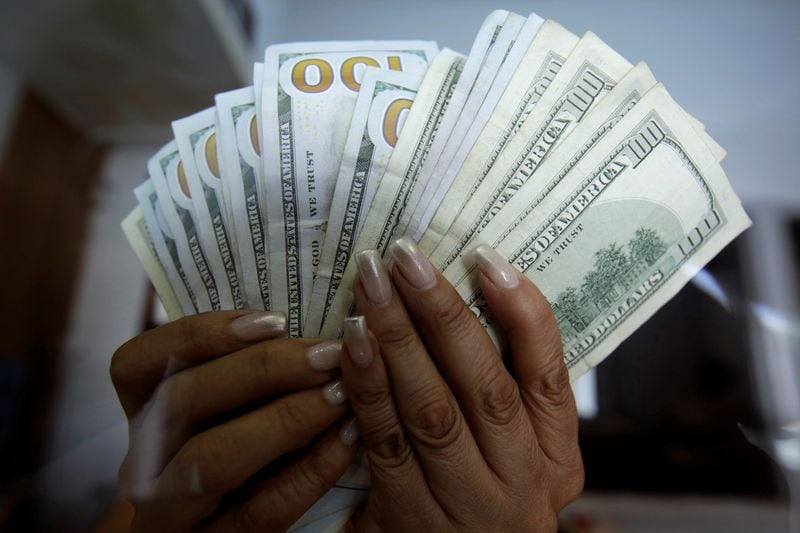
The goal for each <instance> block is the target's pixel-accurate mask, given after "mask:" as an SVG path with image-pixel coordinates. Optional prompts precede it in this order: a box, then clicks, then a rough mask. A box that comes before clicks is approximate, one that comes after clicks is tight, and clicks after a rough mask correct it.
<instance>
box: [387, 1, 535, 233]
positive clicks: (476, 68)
mask: <svg viewBox="0 0 800 533" xmlns="http://www.w3.org/2000/svg"><path fill="white" fill-rule="evenodd" d="M524 20H525V19H524V18H523V17H521V16H519V15H517V14H516V13H509V12H508V11H506V10H503V9H498V10H496V11H492V12H491V13H490V14H489V16H488V17H486V20H484V22H483V24H482V25H481V27H480V29H479V30H478V34H477V36H476V37H475V41H473V43H472V48H471V49H470V52H469V55H468V56H467V59H466V61H465V62H464V69H463V70H462V71H461V75H460V76H459V78H458V83H457V84H456V86H455V88H454V89H453V94H452V96H451V97H450V102H449V104H448V106H447V110H446V111H445V113H444V116H443V117H442V120H441V122H440V123H439V127H438V129H437V131H436V136H435V137H434V138H433V142H432V143H431V147H430V150H429V153H430V156H429V157H428V158H426V159H425V163H424V164H423V165H422V168H421V169H420V171H419V175H418V176H417V179H416V180H417V183H416V185H415V186H414V189H413V190H412V191H411V194H410V195H409V198H408V201H407V202H406V206H405V208H404V209H403V212H402V213H401V216H400V222H399V224H398V231H399V232H401V233H406V232H407V231H408V225H409V223H410V222H411V215H412V213H413V212H414V211H415V210H416V208H417V206H418V205H419V204H420V203H421V200H422V199H423V198H424V196H423V193H424V191H425V190H426V189H427V187H428V184H429V183H430V181H431V179H432V178H433V177H434V172H433V171H434V168H435V167H436V164H437V162H438V161H439V158H440V156H441V155H442V154H443V150H444V147H445V145H446V144H447V142H448V139H450V138H452V137H453V135H458V133H457V132H456V130H455V126H456V124H457V123H458V121H459V119H460V118H461V116H462V114H463V112H466V113H468V112H470V111H469V110H465V105H466V104H467V102H468V101H470V102H472V101H474V100H476V99H477V98H482V95H483V94H485V91H484V88H488V85H487V84H488V83H490V80H489V78H490V77H492V78H493V77H494V73H493V72H492V71H496V68H497V65H498V64H499V63H500V62H501V61H502V58H504V57H505V55H506V52H507V51H508V47H509V44H510V43H511V42H512V41H513V40H514V38H515V37H516V36H517V34H518V33H519V30H520V28H521V27H522V23H523V22H524ZM479 75H482V76H481V80H480V81H481V82H482V83H479V82H478V79H479ZM483 86H486V87H483ZM437 179H438V176H437ZM434 181H435V180H434Z"/></svg>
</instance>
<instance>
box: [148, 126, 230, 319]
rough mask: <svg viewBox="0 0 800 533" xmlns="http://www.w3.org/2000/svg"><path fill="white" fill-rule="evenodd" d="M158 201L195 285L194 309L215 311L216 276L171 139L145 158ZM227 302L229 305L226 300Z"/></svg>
mask: <svg viewBox="0 0 800 533" xmlns="http://www.w3.org/2000/svg"><path fill="white" fill-rule="evenodd" d="M147 171H148V173H149V174H150V179H151V180H152V182H153V186H154V187H155V189H156V195H157V196H158V204H159V205H160V206H161V212H162V214H163V215H164V220H166V222H167V224H168V225H169V229H170V231H171V232H172V235H173V237H174V239H175V244H176V248H177V252H178V258H179V262H180V264H181V266H182V267H183V272H184V273H185V275H186V279H187V280H188V281H189V285H190V286H191V287H193V288H194V301H195V303H196V304H197V311H198V312H203V311H218V310H220V309H222V308H223V307H222V305H223V302H222V301H221V300H220V294H219V290H218V289H217V287H218V282H217V279H216V277H215V275H214V272H213V271H212V270H211V267H210V266H209V264H208V260H207V259H206V251H205V250H204V249H203V245H202V244H201V242H200V236H199V234H198V229H197V226H196V225H195V215H194V206H193V204H192V197H191V191H190V190H189V184H188V183H187V180H186V172H185V171H184V166H183V162H182V161H181V156H180V153H179V152H178V145H177V144H176V143H175V141H171V142H169V143H167V144H166V145H164V146H163V147H162V148H161V149H160V150H159V151H158V152H156V154H155V155H154V156H153V157H151V158H150V160H149V161H148V162H147ZM227 305H229V306H230V305H232V302H228V303H227Z"/></svg>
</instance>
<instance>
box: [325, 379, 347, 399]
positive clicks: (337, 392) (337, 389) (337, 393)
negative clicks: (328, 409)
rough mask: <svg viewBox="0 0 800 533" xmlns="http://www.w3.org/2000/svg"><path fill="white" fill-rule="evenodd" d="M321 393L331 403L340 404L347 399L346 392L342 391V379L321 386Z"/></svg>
mask: <svg viewBox="0 0 800 533" xmlns="http://www.w3.org/2000/svg"><path fill="white" fill-rule="evenodd" d="M322 395H323V396H324V397H325V400H326V401H327V402H328V403H329V404H331V405H341V404H343V403H344V402H346V401H347V393H346V392H345V391H344V384H343V383H342V380H340V379H337V380H336V381H331V382H330V383H328V384H327V385H325V386H324V387H322Z"/></svg>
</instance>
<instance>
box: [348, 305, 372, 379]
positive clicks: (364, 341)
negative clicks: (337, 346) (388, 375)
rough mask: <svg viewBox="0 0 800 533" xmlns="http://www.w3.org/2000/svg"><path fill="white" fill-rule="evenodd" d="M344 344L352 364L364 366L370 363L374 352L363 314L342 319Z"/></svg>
mask: <svg viewBox="0 0 800 533" xmlns="http://www.w3.org/2000/svg"><path fill="white" fill-rule="evenodd" d="M344 344H345V346H347V353H348V354H349V355H350V359H351V360H352V361H353V364H354V365H356V366H357V367H360V368H366V367H368V366H369V365H370V363H372V359H373V357H374V356H375V354H374V353H373V352H372V343H371V342H370V340H369V333H368V330H367V321H366V320H365V319H364V317H363V316H353V317H350V318H345V319H344Z"/></svg>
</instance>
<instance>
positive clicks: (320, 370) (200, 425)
mask: <svg viewBox="0 0 800 533" xmlns="http://www.w3.org/2000/svg"><path fill="white" fill-rule="evenodd" d="M285 328H286V320H285V317H284V316H283V314H280V313H253V312H248V311H230V312H215V313H204V314H201V315H195V316H190V317H186V318H182V319H180V320H177V321H175V322H172V323H170V324H166V325H164V326H161V327H158V328H155V329H153V330H150V331H147V332H145V333H142V334H141V335H139V336H138V337H135V338H133V339H131V340H130V341H128V342H127V343H125V344H124V345H123V346H122V347H120V348H119V349H118V350H117V351H116V353H115V354H114V356H113V358H112V362H111V377H112V381H113V382H114V386H115V387H116V389H117V394H118V395H119V399H120V402H121V403H122V407H123V409H124V410H125V414H126V416H127V417H128V422H129V433H130V442H129V448H128V454H127V456H126V457H125V461H124V462H123V464H122V467H121V468H120V486H121V489H122V491H123V495H124V496H125V497H126V498H127V499H128V500H129V501H131V502H132V503H133V505H134V507H135V516H134V521H133V529H134V530H135V531H177V530H181V531H183V530H187V529H201V530H209V531H216V530H231V529H235V530H236V531H250V530H258V531H263V530H283V529H286V528H288V527H289V526H290V525H291V524H292V523H294V522H295V520H297V519H298V518H299V517H300V516H301V515H302V514H303V513H304V512H305V511H306V510H307V509H308V508H309V507H311V506H312V505H313V504H314V502H315V501H316V500H318V499H319V498H320V497H322V495H323V494H324V493H325V492H326V491H327V490H328V489H329V488H330V487H331V486H332V485H333V484H334V482H335V481H336V480H337V479H339V477H340V476H341V475H342V474H343V473H344V472H345V470H346V469H347V467H348V466H349V465H350V463H351V462H352V459H353V455H354V452H355V446H354V442H355V440H356V439H357V436H358V433H357V429H356V427H355V425H354V422H353V421H352V420H351V421H349V422H345V423H344V424H342V425H339V426H336V425H333V424H334V422H336V420H337V419H339V418H340V417H342V415H344V414H345V412H346V407H345V406H344V405H343V404H344V401H345V396H344V392H343V388H342V385H341V381H338V380H335V381H332V380H334V379H335V378H336V373H337V372H336V371H337V370H338V365H339V358H340V357H339V356H340V354H341V344H340V343H337V342H324V343H322V342H320V341H318V340H317V341H315V340H311V339H292V340H289V339H283V338H281V339H278V338H276V337H283V336H285V333H286V332H285ZM266 339H273V340H266ZM259 341H263V342H259ZM326 383H327V385H325V384H326ZM332 425H333V426H332ZM319 434H322V436H321V437H319V438H317V439H316V440H315V441H314V443H313V445H311V446H310V447H309V448H308V449H304V450H302V451H296V450H300V448H303V447H305V446H306V445H307V444H308V443H309V442H311V441H312V440H313V439H315V438H316V437H317V436H318V435H319ZM293 451H295V452H294V454H292V455H291V456H289V457H286V454H287V453H290V452H293Z"/></svg>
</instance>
